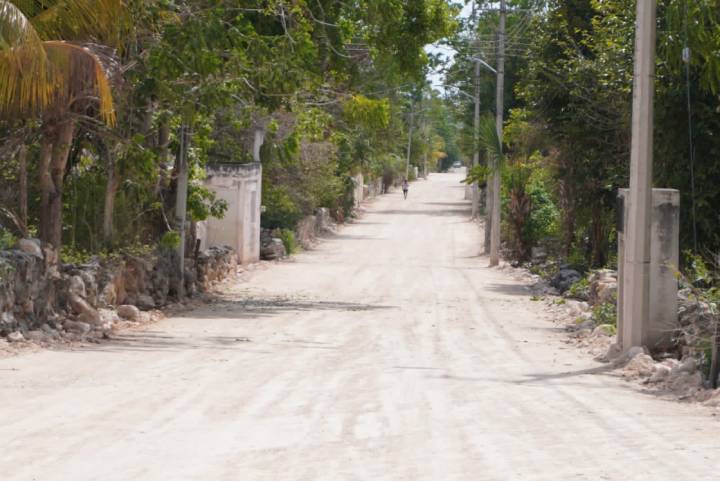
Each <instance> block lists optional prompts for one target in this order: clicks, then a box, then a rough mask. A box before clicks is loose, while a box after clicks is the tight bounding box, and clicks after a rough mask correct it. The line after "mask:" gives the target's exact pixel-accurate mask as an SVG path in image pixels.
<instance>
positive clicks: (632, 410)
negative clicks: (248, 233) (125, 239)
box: [0, 175, 720, 481]
mask: <svg viewBox="0 0 720 481" xmlns="http://www.w3.org/2000/svg"><path fill="white" fill-rule="evenodd" d="M458 180H459V177H458V176H456V175H435V176H433V177H432V179H431V180H430V181H429V182H419V183H416V184H414V185H413V186H412V187H411V191H410V198H409V199H408V200H407V201H403V200H402V196H401V195H399V194H393V195H389V196H386V197H383V198H381V199H379V200H377V201H376V202H375V203H374V205H372V207H370V209H369V213H368V215H366V216H365V217H364V218H363V220H362V221H360V222H359V223H358V224H356V225H353V226H349V227H347V228H345V229H343V230H342V232H341V233H340V234H339V235H338V236H337V237H336V238H334V239H333V240H330V241H327V242H326V243H324V244H323V245H322V246H321V248H319V249H318V250H316V251H313V252H307V253H304V254H302V255H300V256H298V257H297V258H295V259H294V260H293V261H291V262H286V263H282V264H279V265H277V266H273V267H272V268H270V269H268V270H265V271H261V272H258V273H256V274H255V275H254V277H253V279H252V282H251V283H249V284H244V285H238V286H236V287H235V288H233V290H232V291H231V292H228V294H227V300H226V302H223V303H218V304H216V305H212V306H209V307H207V308H204V309H202V310H198V311H195V312H192V313H190V314H188V315H187V316H186V317H183V318H173V319H167V320H165V321H163V322H161V323H159V324H156V325H154V326H153V327H152V328H151V330H149V331H144V332H134V333H129V334H125V335H123V336H121V337H120V338H119V339H118V340H116V341H114V342H110V343H107V344H103V345H100V346H97V347H93V348H87V349H82V350H79V351H57V352H42V353H39V354H32V355H26V356H22V357H18V358H13V359H5V360H2V361H0V479H3V480H5V481H10V480H39V481H55V480H64V481H83V480H102V481H131V480H132V481H137V480H152V481H163V480H168V481H175V480H198V481H200V480H202V481H215V480H232V481H238V480H242V481H244V480H248V481H254V480H268V481H270V480H273V481H275V480H277V481H290V480H292V481H300V480H302V481H321V480H325V481H345V480H357V481H384V480H407V481H415V480H423V481H446V480H447V481H450V480H468V481H469V480H472V481H478V480H497V481H505V480H524V481H525V480H553V481H554V480H577V479H586V480H643V481H644V480H652V481H663V480H695V481H699V480H717V479H718V476H719V475H718V473H719V472H720V437H719V436H720V425H719V424H720V423H718V422H717V420H716V419H715V418H713V417H711V416H709V414H708V413H707V412H706V411H704V410H702V409H701V408H696V407H692V406H687V405H679V404H673V403H669V402H665V401H660V400H658V399H656V398H653V397H651V396H648V395H643V394H640V393H638V392H635V391H634V390H633V389H631V387H630V386H629V385H627V384H624V383H623V382H621V381H618V380H617V379H615V378H613V377H611V376H609V375H608V373H606V372H604V371H603V370H602V366H600V365H597V364H593V363H592V362H591V361H588V360H587V359H584V358H582V357H581V356H580V355H579V354H578V353H577V352H576V351H573V350H572V348H569V347H567V346H566V345H564V344H563V343H562V342H561V339H562V335H561V334H559V333H558V332H557V331H556V330H555V329H554V328H553V326H552V324H550V323H548V322H546V321H544V320H541V319H539V315H538V313H537V312H533V311H534V309H537V306H535V305H533V303H531V302H529V301H528V300H527V296H526V294H525V292H524V291H523V289H522V288H521V287H519V286H517V285H516V284H515V283H514V282H512V281H511V280H510V279H509V278H508V277H506V276H505V275H504V274H503V273H501V272H498V271H494V270H490V269H487V268H486V267H485V266H486V264H487V262H486V260H485V259H482V258H477V257H476V254H477V252H478V247H477V246H478V245H479V240H480V234H479V233H478V232H477V229H476V227H475V226H474V225H473V224H471V223H469V222H467V221H466V219H467V205H466V204H465V203H464V202H462V200H461V199H462V196H463V194H462V192H463V191H462V188H460V187H459V184H458ZM245 338H247V340H249V341H250V342H247V340H246V339H245Z"/></svg>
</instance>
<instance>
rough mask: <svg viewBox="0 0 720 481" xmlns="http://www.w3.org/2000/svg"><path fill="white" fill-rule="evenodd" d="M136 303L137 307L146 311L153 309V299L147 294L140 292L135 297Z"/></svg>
mask: <svg viewBox="0 0 720 481" xmlns="http://www.w3.org/2000/svg"><path fill="white" fill-rule="evenodd" d="M136 304H137V307H139V308H140V309H143V310H146V311H147V310H149V309H155V300H154V299H153V298H152V297H151V296H149V295H147V294H140V295H139V296H138V297H137V301H136Z"/></svg>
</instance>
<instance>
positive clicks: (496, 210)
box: [490, 0, 507, 267]
mask: <svg viewBox="0 0 720 481" xmlns="http://www.w3.org/2000/svg"><path fill="white" fill-rule="evenodd" d="M506 16H507V9H506V0H501V1H500V27H499V29H498V54H497V65H498V66H497V85H496V89H497V95H496V101H495V102H496V106H495V108H496V111H497V112H496V116H495V122H496V129H497V135H498V140H499V142H500V149H502V141H503V110H504V105H505V99H504V92H505V21H506ZM500 168H501V165H500V159H495V165H494V168H493V174H492V186H493V188H492V191H493V192H492V208H491V218H490V267H495V266H497V265H498V264H499V263H500V209H501V205H500V180H501V177H502V176H501V174H500Z"/></svg>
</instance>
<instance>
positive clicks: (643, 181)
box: [622, 0, 657, 350]
mask: <svg viewBox="0 0 720 481" xmlns="http://www.w3.org/2000/svg"><path fill="white" fill-rule="evenodd" d="M656 9H657V4H656V1H655V0H637V20H636V24H635V25H636V26H635V74H634V86H633V116H632V147H631V157H630V212H629V218H628V222H627V234H626V240H625V265H624V268H623V271H624V276H625V282H624V292H623V297H624V299H625V302H624V303H623V318H624V320H625V322H624V328H623V331H624V332H623V335H622V342H623V346H622V348H623V350H627V349H629V348H630V347H633V346H642V345H644V344H646V340H647V333H648V326H649V322H650V319H649V313H650V227H651V215H652V176H653V169H652V162H653V100H654V91H655V35H656V31H655V30H656V24H655V17H656Z"/></svg>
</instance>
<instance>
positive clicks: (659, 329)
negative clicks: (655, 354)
mask: <svg viewBox="0 0 720 481" xmlns="http://www.w3.org/2000/svg"><path fill="white" fill-rule="evenodd" d="M652 192H653V199H652V220H651V226H650V263H649V268H648V270H649V280H650V281H649V294H648V297H649V307H648V316H647V322H646V323H642V324H641V326H640V328H642V332H641V333H640V334H639V336H640V338H642V339H644V342H643V344H642V345H645V346H648V347H650V348H651V349H655V350H662V349H664V348H667V347H670V341H671V334H672V332H673V331H674V330H675V329H676V328H677V327H678V318H677V291H678V281H677V278H676V277H675V272H676V271H677V269H678V265H679V262H680V240H679V239H680V236H679V233H680V192H679V191H677V190H674V189H653V191H652ZM618 198H619V205H620V209H621V212H619V222H618V345H619V346H622V347H623V348H624V349H628V348H629V347H632V346H633V345H639V344H631V343H629V342H627V339H628V338H629V337H630V336H633V335H634V334H633V330H634V329H638V326H637V325H634V323H633V322H632V321H633V320H632V318H628V317H627V309H628V306H627V302H626V299H627V297H626V295H627V294H626V292H627V287H628V286H627V283H628V282H629V279H628V278H627V274H626V273H627V262H626V258H625V255H626V252H627V251H626V249H627V243H626V240H627V237H626V232H625V231H626V229H625V227H626V226H625V220H626V219H628V218H629V215H630V212H631V211H632V200H631V196H630V191H629V190H628V189H621V190H620V192H619V194H618Z"/></svg>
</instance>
